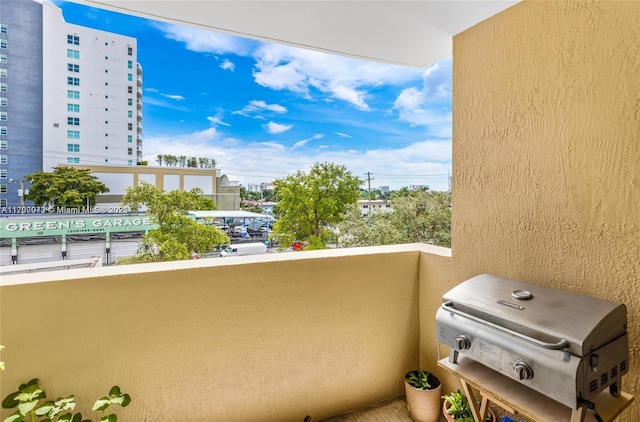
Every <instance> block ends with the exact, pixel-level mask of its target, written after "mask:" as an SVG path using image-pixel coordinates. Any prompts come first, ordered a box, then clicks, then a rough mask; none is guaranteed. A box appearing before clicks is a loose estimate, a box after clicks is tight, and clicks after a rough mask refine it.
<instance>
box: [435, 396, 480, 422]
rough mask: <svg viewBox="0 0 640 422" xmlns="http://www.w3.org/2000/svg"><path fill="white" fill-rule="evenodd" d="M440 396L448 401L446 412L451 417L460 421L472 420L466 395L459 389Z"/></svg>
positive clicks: (469, 421)
mask: <svg viewBox="0 0 640 422" xmlns="http://www.w3.org/2000/svg"><path fill="white" fill-rule="evenodd" d="M442 398H443V399H444V400H445V401H446V402H448V403H449V407H448V408H447V413H448V414H449V415H451V417H452V418H453V419H455V420H456V421H460V422H473V414H472V413H471V406H469V401H468V400H467V396H465V395H464V394H463V393H462V392H461V391H460V390H457V391H453V392H451V394H449V395H445V396H442Z"/></svg>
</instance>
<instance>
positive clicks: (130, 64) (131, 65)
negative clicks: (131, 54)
mask: <svg viewBox="0 0 640 422" xmlns="http://www.w3.org/2000/svg"><path fill="white" fill-rule="evenodd" d="M127 69H133V62H132V61H131V60H128V61H127Z"/></svg>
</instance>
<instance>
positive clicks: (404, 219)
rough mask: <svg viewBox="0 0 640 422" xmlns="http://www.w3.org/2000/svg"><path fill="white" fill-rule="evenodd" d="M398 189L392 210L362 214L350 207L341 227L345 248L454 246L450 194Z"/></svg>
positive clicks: (393, 198) (394, 195)
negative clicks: (418, 244)
mask: <svg viewBox="0 0 640 422" xmlns="http://www.w3.org/2000/svg"><path fill="white" fill-rule="evenodd" d="M402 192H403V191H402V190H401V191H396V192H394V194H393V195H392V199H391V200H390V202H391V206H392V208H393V211H392V212H389V213H383V212H373V210H371V211H372V213H371V215H368V216H366V217H365V218H363V217H362V215H361V213H360V209H359V208H354V209H350V210H349V212H348V214H347V216H346V218H345V219H344V221H343V222H342V223H341V224H340V225H339V226H338V228H339V230H340V233H341V238H340V243H341V244H342V245H343V246H346V247H352V246H373V245H390V244H399V243H414V242H423V243H428V244H433V245H437V246H444V247H451V194H449V193H446V192H430V191H427V190H418V191H409V190H406V192H404V194H406V196H402V195H403V193H402Z"/></svg>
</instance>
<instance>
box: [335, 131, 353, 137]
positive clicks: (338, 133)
mask: <svg viewBox="0 0 640 422" xmlns="http://www.w3.org/2000/svg"><path fill="white" fill-rule="evenodd" d="M333 134H334V135H338V136H341V137H343V138H353V137H352V136H350V135H347V134H346V133H342V132H333Z"/></svg>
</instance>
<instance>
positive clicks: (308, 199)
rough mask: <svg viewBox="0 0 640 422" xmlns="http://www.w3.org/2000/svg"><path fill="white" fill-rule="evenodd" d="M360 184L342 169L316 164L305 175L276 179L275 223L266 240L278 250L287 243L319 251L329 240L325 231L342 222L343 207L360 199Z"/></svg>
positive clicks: (298, 174) (329, 233)
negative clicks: (303, 245) (276, 243)
mask: <svg viewBox="0 0 640 422" xmlns="http://www.w3.org/2000/svg"><path fill="white" fill-rule="evenodd" d="M361 184H362V180H361V179H359V178H357V177H355V176H353V175H352V174H351V172H350V171H348V170H347V168H346V167H345V166H340V165H336V164H331V163H322V164H320V163H316V164H314V165H313V167H312V168H311V170H310V171H309V173H304V172H302V171H298V172H297V173H296V174H294V175H291V176H287V177H285V178H283V179H277V180H276V181H275V182H274V185H275V189H274V191H275V192H274V195H276V196H277V197H278V207H277V209H275V210H274V212H275V214H276V218H277V219H278V221H277V222H276V223H275V224H274V225H273V231H272V232H271V235H270V237H271V238H272V239H273V238H276V239H277V240H278V242H279V243H280V245H281V247H282V248H286V247H288V245H290V244H291V243H293V242H294V241H295V242H301V243H307V244H309V248H313V249H321V248H325V247H326V242H327V241H328V240H329V239H330V237H331V236H332V233H331V232H330V231H329V230H328V229H327V227H328V226H331V225H335V224H337V223H339V222H340V221H342V219H343V218H344V214H345V212H346V210H347V207H348V206H349V205H351V204H355V203H356V201H357V200H358V198H359V197H360V191H359V190H358V187H359V186H360V185H361Z"/></svg>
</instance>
